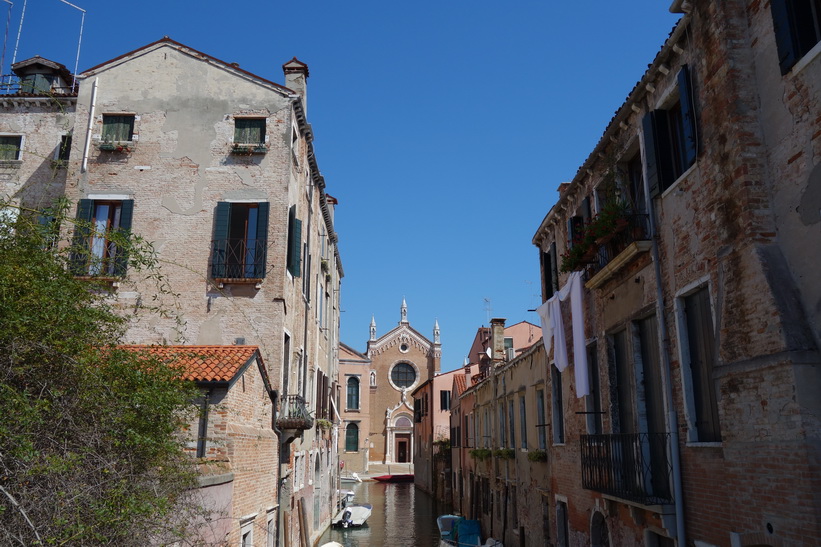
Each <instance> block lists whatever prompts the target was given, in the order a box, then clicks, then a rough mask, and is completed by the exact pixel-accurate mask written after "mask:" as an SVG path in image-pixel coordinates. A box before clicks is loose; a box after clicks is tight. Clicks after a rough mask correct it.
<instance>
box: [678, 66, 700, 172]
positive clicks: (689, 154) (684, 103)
mask: <svg viewBox="0 0 821 547" xmlns="http://www.w3.org/2000/svg"><path fill="white" fill-rule="evenodd" d="M678 95H679V104H680V105H681V118H682V126H683V130H684V143H683V144H684V159H685V163H686V165H685V169H686V168H687V167H690V166H691V165H693V164H694V163H695V162H696V156H697V155H698V124H696V109H695V103H694V94H693V82H692V80H691V78H690V69H689V68H688V67H687V65H684V66H683V67H681V71H679V73H678Z"/></svg>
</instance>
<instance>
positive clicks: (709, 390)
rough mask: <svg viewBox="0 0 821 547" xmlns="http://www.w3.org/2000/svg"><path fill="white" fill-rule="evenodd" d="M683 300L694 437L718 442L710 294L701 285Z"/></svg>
mask: <svg viewBox="0 0 821 547" xmlns="http://www.w3.org/2000/svg"><path fill="white" fill-rule="evenodd" d="M683 301H684V302H683V303H684V315H685V325H686V328H687V346H686V347H687V349H688V350H689V369H690V376H691V382H692V391H693V406H694V408H693V409H692V410H693V412H692V414H694V418H695V425H696V431H697V434H698V439H697V440H698V441H700V442H718V441H720V440H721V429H720V426H719V419H718V401H717V398H716V388H715V378H714V377H713V366H714V363H715V360H716V344H715V338H714V336H713V318H712V313H711V311H710V296H709V293H708V291H707V289H706V288H702V289H699V290H698V291H696V292H694V293H693V294H691V295H689V296H686V297H684V299H683Z"/></svg>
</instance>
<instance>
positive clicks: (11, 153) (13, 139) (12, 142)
mask: <svg viewBox="0 0 821 547" xmlns="http://www.w3.org/2000/svg"><path fill="white" fill-rule="evenodd" d="M21 141H22V138H21V137H17V136H5V137H0V160H16V159H19V158H20V143H21Z"/></svg>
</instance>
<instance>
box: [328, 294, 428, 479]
mask: <svg viewBox="0 0 821 547" xmlns="http://www.w3.org/2000/svg"><path fill="white" fill-rule="evenodd" d="M400 315H401V318H400V321H399V324H398V326H396V327H394V328H393V329H391V330H390V331H389V332H387V333H386V334H384V335H382V336H380V337H378V338H377V336H376V321H375V319H373V320H371V324H370V328H369V331H370V338H369V340H368V346H367V350H366V351H365V353H364V354H359V353H357V352H356V351H355V350H351V349H350V348H348V354H347V355H346V360H345V363H344V365H345V366H344V371H340V377H339V384H340V387H341V388H342V389H343V390H346V394H347V396H346V397H345V404H344V406H343V408H341V409H340V412H341V415H342V423H343V429H344V436H343V434H340V439H339V454H340V456H339V457H340V459H342V460H343V461H344V462H345V469H346V470H348V471H354V472H358V471H368V465H369V464H411V463H412V462H413V454H414V447H413V418H414V417H413V411H414V406H413V405H414V400H413V398H412V397H411V392H412V391H413V390H414V389H415V388H416V387H417V386H419V385H420V384H422V383H423V382H425V381H427V380H428V379H429V378H432V377H433V376H434V375H435V374H437V373H438V372H439V366H440V365H439V364H440V361H441V358H442V347H441V342H440V338H439V324H438V323H435V324H434V328H433V342H431V341H430V340H429V339H427V338H426V337H425V336H423V335H422V334H420V333H419V331H417V330H416V329H414V328H413V327H412V326H411V324H410V322H409V321H408V307H407V304H406V302H405V300H404V299H403V300H402V306H401V309H400ZM366 390H367V394H364V393H365V391H366ZM363 394H364V395H363ZM363 400H367V405H368V406H367V408H368V411H367V416H365V414H364V413H363V409H362V408H361V406H360V405H361V402H362V401H363ZM365 426H368V429H364V427H365ZM363 452H364V454H363ZM409 468H410V466H409V465H408V466H406V467H404V468H403V469H404V471H402V472H405V473H406V472H407V470H408V469H409Z"/></svg>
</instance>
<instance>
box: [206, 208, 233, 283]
mask: <svg viewBox="0 0 821 547" xmlns="http://www.w3.org/2000/svg"><path fill="white" fill-rule="evenodd" d="M230 219H231V204H230V203H228V202H227V201H221V202H219V203H217V210H216V213H215V214H214V241H213V248H214V252H213V253H212V255H211V277H213V278H221V277H225V275H226V260H227V259H228V256H227V253H228V224H229V221H230Z"/></svg>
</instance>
